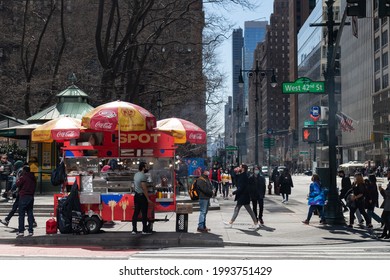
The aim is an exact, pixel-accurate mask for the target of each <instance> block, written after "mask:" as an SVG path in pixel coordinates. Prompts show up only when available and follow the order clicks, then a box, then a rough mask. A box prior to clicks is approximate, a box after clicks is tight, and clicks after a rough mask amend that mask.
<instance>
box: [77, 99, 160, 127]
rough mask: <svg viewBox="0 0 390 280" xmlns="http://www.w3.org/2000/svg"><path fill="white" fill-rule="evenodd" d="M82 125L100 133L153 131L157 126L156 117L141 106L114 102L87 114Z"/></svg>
mask: <svg viewBox="0 0 390 280" xmlns="http://www.w3.org/2000/svg"><path fill="white" fill-rule="evenodd" d="M82 125H83V126H85V127H87V128H90V129H94V130H98V131H142V130H152V129H153V128H154V127H155V126H156V117H155V116H153V115H152V114H151V113H150V112H149V111H148V110H146V109H144V108H142V107H141V106H138V105H135V104H132V103H129V102H125V101H113V102H109V103H105V104H102V105H100V106H98V107H96V108H95V109H93V110H91V111H90V112H88V113H86V114H85V115H84V116H83V118H82Z"/></svg>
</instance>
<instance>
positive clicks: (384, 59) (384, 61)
mask: <svg viewBox="0 0 390 280" xmlns="http://www.w3.org/2000/svg"><path fill="white" fill-rule="evenodd" d="M387 65H389V53H388V52H385V53H384V54H382V67H386V66H387Z"/></svg>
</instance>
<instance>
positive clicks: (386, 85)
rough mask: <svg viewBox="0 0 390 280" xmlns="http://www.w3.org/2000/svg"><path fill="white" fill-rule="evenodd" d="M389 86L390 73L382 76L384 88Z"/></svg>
mask: <svg viewBox="0 0 390 280" xmlns="http://www.w3.org/2000/svg"><path fill="white" fill-rule="evenodd" d="M388 86H389V74H386V75H383V78H382V88H387V87H388Z"/></svg>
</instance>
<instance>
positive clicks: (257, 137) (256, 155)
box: [255, 60, 260, 166]
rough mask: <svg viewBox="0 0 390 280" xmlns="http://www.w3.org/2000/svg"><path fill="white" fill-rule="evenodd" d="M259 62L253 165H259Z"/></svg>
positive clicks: (257, 67) (256, 72)
mask: <svg viewBox="0 0 390 280" xmlns="http://www.w3.org/2000/svg"><path fill="white" fill-rule="evenodd" d="M259 71H260V70H259V61H258V60H256V70H255V74H256V81H255V87H256V96H255V107H256V108H255V111H256V119H255V165H257V166H258V165H259V112H258V106H257V105H258V102H259V93H258V86H259V81H258V75H259Z"/></svg>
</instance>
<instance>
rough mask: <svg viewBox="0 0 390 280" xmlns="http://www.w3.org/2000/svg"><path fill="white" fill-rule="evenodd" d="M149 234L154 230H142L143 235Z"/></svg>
mask: <svg viewBox="0 0 390 280" xmlns="http://www.w3.org/2000/svg"><path fill="white" fill-rule="evenodd" d="M149 234H152V232H151V231H143V232H142V235H149Z"/></svg>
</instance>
